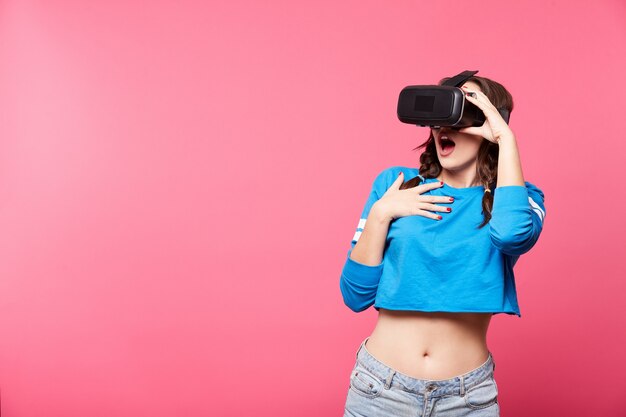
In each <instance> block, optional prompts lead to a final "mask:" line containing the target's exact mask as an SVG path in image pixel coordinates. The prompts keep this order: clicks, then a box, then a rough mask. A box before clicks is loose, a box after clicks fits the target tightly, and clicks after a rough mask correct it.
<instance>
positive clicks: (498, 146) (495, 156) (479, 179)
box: [340, 76, 545, 417]
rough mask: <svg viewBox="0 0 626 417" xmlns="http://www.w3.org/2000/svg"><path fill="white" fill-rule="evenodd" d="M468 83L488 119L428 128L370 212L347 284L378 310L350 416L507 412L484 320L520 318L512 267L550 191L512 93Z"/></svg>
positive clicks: (349, 292) (355, 302) (376, 192)
mask: <svg viewBox="0 0 626 417" xmlns="http://www.w3.org/2000/svg"><path fill="white" fill-rule="evenodd" d="M446 80H447V78H444V79H443V80H441V82H440V84H442V83H443V82H445V81H446ZM462 89H463V90H465V91H466V100H468V101H469V102H471V103H473V104H475V105H476V106H478V107H479V108H480V109H481V110H482V111H483V113H484V114H485V117H486V121H485V123H484V124H483V125H482V126H481V127H469V128H461V129H453V128H449V127H442V128H433V129H431V134H430V137H429V138H428V140H427V141H426V142H425V143H423V144H422V145H420V146H418V148H422V147H425V148H426V149H425V151H424V152H423V153H422V155H421V156H420V165H421V166H420V168H419V170H418V169H414V168H407V167H399V166H395V167H391V168H388V169H385V170H384V171H383V172H381V173H380V174H379V175H378V176H377V177H376V179H375V181H374V185H373V187H372V191H371V193H370V196H369V198H368V200H367V202H366V204H365V208H364V209H363V212H362V215H361V219H360V221H359V224H358V227H357V231H356V233H355V235H354V238H353V240H352V248H351V249H350V250H349V251H348V257H347V259H346V263H345V265H344V268H343V271H342V274H341V280H340V288H341V292H342V295H343V298H344V302H345V303H346V305H347V306H348V307H350V308H351V309H352V310H353V311H355V312H359V311H363V310H365V309H367V308H368V307H370V306H372V305H374V308H375V309H376V310H378V312H379V315H378V321H377V323H376V327H375V329H374V331H373V332H372V334H371V335H370V336H368V337H367V338H365V340H363V341H362V342H361V344H360V346H359V348H358V350H357V352H356V363H355V366H354V369H353V370H352V373H351V375H350V388H349V390H348V396H347V399H346V404H345V416H367V417H376V416H385V417H387V416H396V417H398V416H399V417H402V416H420V417H425V416H433V417H434V416H439V417H444V416H499V414H500V406H499V404H498V388H497V384H496V382H495V379H494V369H495V361H494V358H493V355H492V353H491V352H490V350H489V349H488V347H487V342H486V338H487V329H488V327H489V323H490V320H491V316H492V315H493V314H498V313H505V314H510V315H513V314H515V315H517V316H519V317H521V314H520V310H519V306H518V303H517V294H516V289H515V279H514V275H513V266H514V265H515V263H516V262H517V260H518V258H519V256H520V255H522V254H524V253H526V252H528V251H529V250H530V249H531V248H532V247H533V246H534V244H535V242H536V241H537V239H538V238H539V235H540V233H541V230H542V227H543V221H544V217H545V205H544V194H543V192H542V191H541V190H540V189H539V188H537V187H536V186H535V185H533V184H531V183H530V182H526V181H525V180H524V177H523V174H522V167H521V163H520V156H519V152H518V147H517V138H516V137H515V135H514V134H513V132H512V131H511V129H510V128H509V126H508V125H507V123H506V122H505V120H504V119H503V118H502V116H501V115H500V113H499V112H498V110H497V109H498V108H506V109H507V110H508V111H509V112H511V111H512V110H513V99H512V97H511V95H510V93H509V92H508V91H507V90H506V89H505V88H504V87H503V86H502V85H501V84H499V83H497V82H495V81H492V80H490V79H488V78H484V77H479V76H472V77H471V78H469V79H468V80H467V81H466V82H465V84H463V86H462ZM471 93H474V94H473V95H472V94H471ZM418 148H416V149H418Z"/></svg>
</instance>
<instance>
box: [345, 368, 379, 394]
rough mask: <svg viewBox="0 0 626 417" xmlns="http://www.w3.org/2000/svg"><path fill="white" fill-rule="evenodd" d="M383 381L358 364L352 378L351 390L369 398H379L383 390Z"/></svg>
mask: <svg viewBox="0 0 626 417" xmlns="http://www.w3.org/2000/svg"><path fill="white" fill-rule="evenodd" d="M383 386H384V385H383V381H382V380H381V379H380V378H379V377H377V376H376V375H374V374H373V373H371V372H370V371H369V370H368V369H366V368H365V367H364V366H363V365H361V364H360V363H359V362H357V364H356V366H355V367H354V369H353V370H352V374H351V376H350V388H352V390H354V391H355V392H356V393H357V394H359V395H362V396H364V397H368V398H375V397H378V396H379V395H380V394H381V392H382V389H383Z"/></svg>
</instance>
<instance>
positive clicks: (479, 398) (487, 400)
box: [465, 375, 498, 409]
mask: <svg viewBox="0 0 626 417" xmlns="http://www.w3.org/2000/svg"><path fill="white" fill-rule="evenodd" d="M497 402H498V385H497V384H496V380H495V379H494V377H493V375H492V376H490V377H489V378H486V379H485V380H483V381H482V382H480V383H478V384H476V385H474V386H473V387H471V388H469V389H468V390H467V391H466V392H465V403H466V404H467V406H468V407H469V408H474V409H478V408H485V407H489V406H491V405H494V404H495V403H497Z"/></svg>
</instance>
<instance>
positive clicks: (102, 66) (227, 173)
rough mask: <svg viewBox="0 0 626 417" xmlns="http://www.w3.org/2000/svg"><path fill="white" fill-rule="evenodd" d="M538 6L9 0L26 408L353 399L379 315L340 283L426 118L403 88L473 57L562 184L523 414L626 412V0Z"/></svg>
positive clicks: (2, 250) (17, 286)
mask: <svg viewBox="0 0 626 417" xmlns="http://www.w3.org/2000/svg"><path fill="white" fill-rule="evenodd" d="M181 3H183V4H181ZM510 3H511V2H501V1H499V0H493V1H483V2H465V1H429V2H426V1H419V2H417V1H396V2H387V3H385V2H374V1H363V0H361V1H346V2H335V1H326V2H320V1H306V2H304V1H297V2H293V1H282V2H279V1H274V2H254V1H239V2H225V1H224V2H211V3H209V2H201V1H197V2H192V1H187V2H167V1H157V2H140V1H99V2H96V1H91V2H85V1H80V0H74V1H43V0H40V1H17V0H13V1H11V0H5V1H3V2H1V3H0V59H1V61H0V117H1V119H0V231H1V232H0V390H1V402H2V415H3V416H4V417H18V416H19V417H31V416H32V417H34V416H63V417H73V416H90V417H94V416H107V417H109V416H153V417H158V416H172V415H174V416H244V415H255V416H294V415H298V416H304V417H306V416H320V415H324V416H331V415H341V413H342V410H343V405H344V401H345V396H346V394H347V387H348V378H349V372H350V370H351V368H352V366H353V364H354V351H355V350H356V348H357V347H358V344H359V342H360V341H361V340H362V339H363V338H364V337H365V336H366V335H368V334H369V332H370V331H371V330H372V328H373V326H374V324H375V320H376V311H375V310H373V309H369V310H367V311H366V312H364V313H361V314H358V315H357V314H355V313H352V312H351V311H350V310H349V309H348V308H347V307H345V306H344V305H343V302H342V299H341V294H340V291H339V285H338V281H339V273H340V270H341V267H342V266H343V262H344V260H345V256H346V252H347V249H348V247H349V244H350V240H351V238H352V235H353V233H354V228H355V226H356V223H357V220H358V217H359V214H360V211H361V208H362V205H363V203H364V202H365V198H366V196H367V193H368V191H369V187H370V185H371V181H372V180H373V178H374V176H375V175H376V173H378V172H379V171H380V170H381V169H383V168H385V167H388V166H392V165H413V166H416V165H417V163H418V162H417V161H418V154H417V153H415V152H413V151H411V149H412V148H413V147H415V146H416V145H417V144H419V143H421V142H422V141H423V140H424V139H425V135H426V131H425V129H418V128H415V127H413V128H412V127H411V126H409V125H405V124H402V123H400V122H399V121H398V120H397V118H396V115H395V106H396V100H397V95H398V93H399V91H400V89H401V88H402V87H404V86H405V85H407V84H416V83H435V82H436V81H437V80H439V78H440V77H442V76H446V75H451V74H454V73H457V72H459V71H461V70H464V69H479V70H480V73H479V75H483V76H487V77H491V78H493V79H496V80H498V81H500V82H502V83H503V84H504V85H505V86H507V88H509V89H510V91H511V92H512V94H513V96H514V98H515V105H516V109H515V111H514V112H513V114H512V117H511V126H512V128H513V130H514V132H515V133H516V135H517V137H518V141H519V146H520V152H521V157H522V162H523V166H524V175H525V179H526V180H528V181H531V182H533V183H535V184H537V185H538V186H540V187H541V188H542V189H543V190H544V192H545V194H546V207H547V216H546V221H545V229H544V232H543V235H542V237H541V239H540V241H539V243H538V244H537V246H536V247H535V248H534V249H533V250H532V251H531V252H530V253H529V254H527V255H524V256H523V257H522V258H521V259H520V262H519V263H518V264H517V266H516V274H517V279H518V284H517V285H518V295H519V299H520V305H521V311H522V318H521V319H519V318H516V317H514V316H503V315H499V316H496V317H495V318H494V320H493V321H492V328H491V331H490V333H489V339H488V342H489V345H490V349H491V350H492V351H493V352H494V356H495V357H496V358H497V362H498V369H497V371H496V378H497V379H498V383H499V388H500V403H501V407H502V410H503V415H506V416H508V417H516V416H520V417H521V416H548V415H567V416H570V417H573V416H590V415H602V416H618V415H619V416H621V415H623V412H624V409H625V407H626V400H625V399H624V396H623V391H624V388H626V384H625V383H624V373H625V372H626V361H625V360H624V355H623V351H624V345H625V341H626V332H624V328H625V324H626V318H625V314H624V302H623V294H624V292H625V291H626V279H625V278H626V276H625V273H624V270H625V268H626V256H625V255H626V254H625V253H624V243H623V236H624V232H626V227H625V226H626V220H625V218H624V215H623V213H624V203H625V194H624V187H623V185H622V184H623V181H622V180H621V178H622V177H623V168H624V162H623V161H624V151H626V146H625V145H624V144H625V143H626V142H625V141H624V138H623V133H622V132H621V130H623V127H622V126H621V124H622V123H621V122H622V121H623V119H624V116H623V113H624V104H623V103H624V97H626V89H625V87H624V84H625V83H624V71H625V65H624V63H625V62H624V61H625V58H624V50H625V46H626V45H625V41H626V6H625V5H624V2H623V1H620V0H615V1H609V0H605V1H594V2H588V1H584V2H583V1H574V2H572V1H566V0H552V1H549V2H546V1H538V0H537V1H532V2H517V4H513V5H512V4H510Z"/></svg>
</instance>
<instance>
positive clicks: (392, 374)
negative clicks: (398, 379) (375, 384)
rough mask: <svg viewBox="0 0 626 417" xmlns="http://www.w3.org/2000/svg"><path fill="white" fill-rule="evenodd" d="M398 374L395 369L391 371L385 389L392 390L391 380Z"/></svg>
mask: <svg viewBox="0 0 626 417" xmlns="http://www.w3.org/2000/svg"><path fill="white" fill-rule="evenodd" d="M395 374H396V371H395V369H393V368H392V369H390V371H389V375H387V378H386V379H385V389H389V388H391V380H392V379H393V376H394V375H395Z"/></svg>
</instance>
